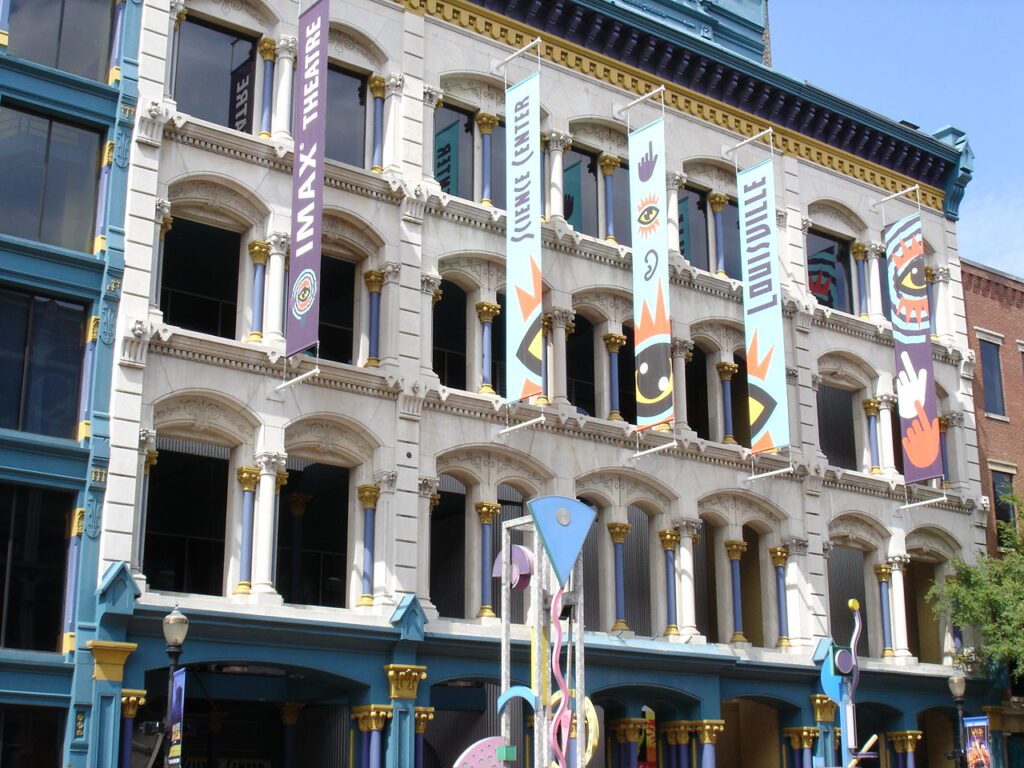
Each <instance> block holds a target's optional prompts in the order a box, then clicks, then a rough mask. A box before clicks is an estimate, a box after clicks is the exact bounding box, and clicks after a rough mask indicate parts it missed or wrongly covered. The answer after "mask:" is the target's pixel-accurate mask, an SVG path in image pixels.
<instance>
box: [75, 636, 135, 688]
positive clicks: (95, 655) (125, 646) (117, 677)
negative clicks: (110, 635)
mask: <svg viewBox="0 0 1024 768" xmlns="http://www.w3.org/2000/svg"><path fill="white" fill-rule="evenodd" d="M85 647H86V648H88V649H89V652H90V653H92V679H93V680H109V681H110V682H112V683H120V682H121V681H122V680H123V679H124V663H125V661H127V659H128V657H129V656H131V655H132V652H133V651H134V650H135V649H136V648H138V647H139V646H138V644H137V643H119V642H116V641H114V640H89V641H88V642H86V644H85Z"/></svg>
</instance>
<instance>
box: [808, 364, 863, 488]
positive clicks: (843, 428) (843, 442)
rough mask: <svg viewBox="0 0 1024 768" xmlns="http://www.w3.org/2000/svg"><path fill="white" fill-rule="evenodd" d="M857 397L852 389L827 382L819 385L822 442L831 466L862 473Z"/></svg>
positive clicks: (819, 427) (823, 451)
mask: <svg viewBox="0 0 1024 768" xmlns="http://www.w3.org/2000/svg"><path fill="white" fill-rule="evenodd" d="M854 394H855V393H854V392H853V391H851V390H849V389H844V388H842V387H838V386H834V385H832V384H826V383H824V382H822V383H821V384H820V385H819V386H818V394H817V402H818V442H819V446H820V447H821V451H822V453H824V454H825V456H826V458H827V459H828V463H829V464H831V465H832V466H834V467H842V468H843V469H852V470H859V469H860V468H861V462H860V456H859V455H858V452H857V440H856V430H855V428H854V418H855V411H854V408H855V405H854V399H855V398H854Z"/></svg>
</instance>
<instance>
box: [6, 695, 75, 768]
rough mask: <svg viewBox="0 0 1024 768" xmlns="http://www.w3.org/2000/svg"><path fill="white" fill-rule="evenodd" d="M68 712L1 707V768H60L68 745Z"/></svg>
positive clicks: (44, 708)
mask: <svg viewBox="0 0 1024 768" xmlns="http://www.w3.org/2000/svg"><path fill="white" fill-rule="evenodd" d="M64 712H65V710H63V709H58V708H56V707H30V706H19V705H14V704H4V705H0V734H3V737H2V738H0V765H2V766H4V768H57V766H59V765H60V750H61V744H62V743H63V741H64Z"/></svg>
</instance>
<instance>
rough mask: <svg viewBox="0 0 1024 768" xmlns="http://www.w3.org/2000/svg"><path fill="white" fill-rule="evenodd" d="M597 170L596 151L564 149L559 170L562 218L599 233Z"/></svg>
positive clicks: (587, 231) (585, 231) (581, 229)
mask: <svg viewBox="0 0 1024 768" xmlns="http://www.w3.org/2000/svg"><path fill="white" fill-rule="evenodd" d="M599 184H600V172H599V170H598V167H597V153H596V152H588V151H585V150H583V149H580V148H577V147H572V148H571V149H569V151H567V152H566V153H565V159H564V161H563V172H562V194H563V195H564V197H565V200H564V212H565V220H566V221H567V222H569V223H570V224H571V225H572V226H573V229H575V230H576V231H577V232H582V233H583V234H585V235H591V236H593V237H598V236H599V235H600V232H599V229H598V223H599V220H600V213H599V211H598V185H599Z"/></svg>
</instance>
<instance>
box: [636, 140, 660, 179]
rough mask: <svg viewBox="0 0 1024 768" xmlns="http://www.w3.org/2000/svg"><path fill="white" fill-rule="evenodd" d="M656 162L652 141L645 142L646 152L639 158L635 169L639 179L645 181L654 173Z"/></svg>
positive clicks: (656, 157)
mask: <svg viewBox="0 0 1024 768" xmlns="http://www.w3.org/2000/svg"><path fill="white" fill-rule="evenodd" d="M657 164H658V156H657V155H656V154H654V142H652V141H649V142H647V154H645V155H644V156H643V157H641V158H640V162H639V163H638V164H637V167H636V171H637V173H638V174H640V181H647V180H648V179H650V178H651V176H652V175H653V173H654V167H655V166H656V165H657Z"/></svg>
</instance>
